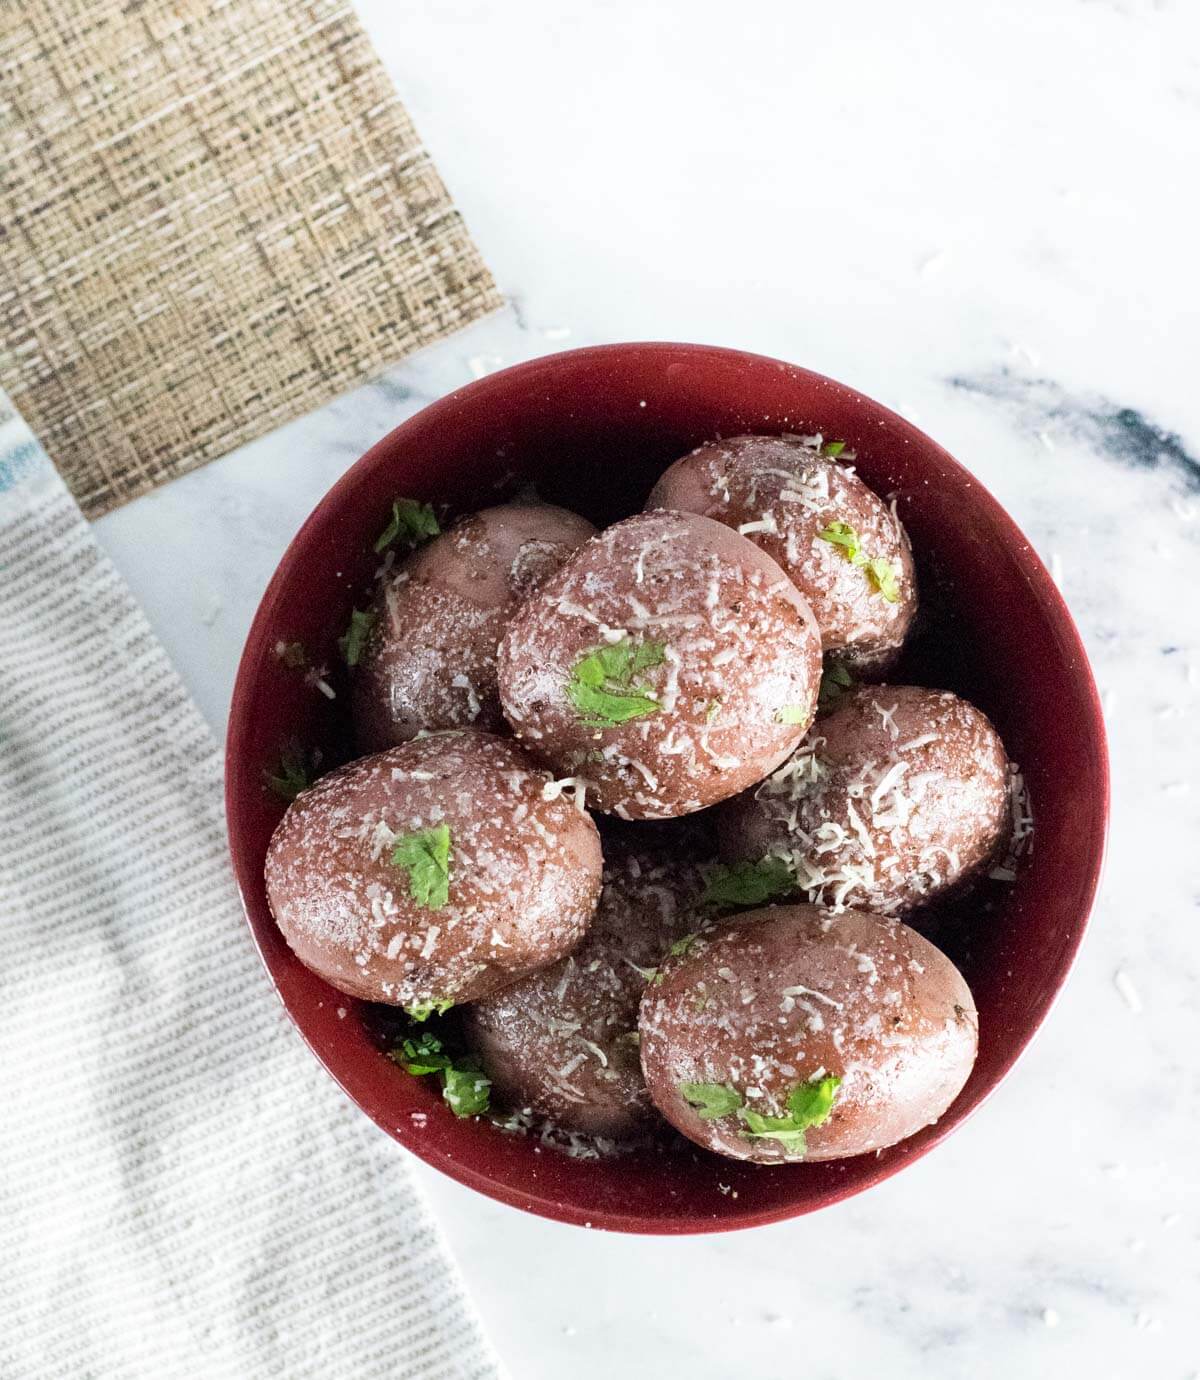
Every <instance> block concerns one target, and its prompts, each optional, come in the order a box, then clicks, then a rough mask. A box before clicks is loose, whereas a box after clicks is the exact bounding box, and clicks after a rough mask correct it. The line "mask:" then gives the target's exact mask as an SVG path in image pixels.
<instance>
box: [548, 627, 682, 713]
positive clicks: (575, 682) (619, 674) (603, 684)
mask: <svg viewBox="0 0 1200 1380" xmlns="http://www.w3.org/2000/svg"><path fill="white" fill-rule="evenodd" d="M666 652H667V649H666V644H665V643H663V642H654V641H650V640H648V639H647V640H644V641H639V642H635V641H633V639H632V638H629V637H624V638H622V639H621V641H620V642H615V643H612V644H608V645H605V646H603V647H593V648H591V649H590V650H589V651H586V652H584V654H583V655H582V656H581V657H580V658H579V660H578V661H577V662H576V663H575V665H574V666H573V667H572V668H571V678H570V680H568V682H567V697H568V699H570V701H571V703H572V704H573V705H574V706H575V708H576V710H577V711H578V712H579V715H580V718H581V719H582V720H583V722H584V723H585V724H587V725H589V726H590V727H592V728H615V727H616V726H617V725H618V724H624V723H628V722H629V721H630V720H631V719H641V718H644V717H645V716H646V715H647V714H657V713H658V710H659V708H660V705H659V703H658V701H657V700H656V699H655V698H654V697H653V693H652V687H651V686H649V685H645V684H641V683H639V682H637V681H635V680H634V677H635V676H637V675H638V674H639V673H640V672H642V671H645V670H648V669H649V668H650V667H652V666H660V665H661V664H662V663H663V661H665V660H666Z"/></svg>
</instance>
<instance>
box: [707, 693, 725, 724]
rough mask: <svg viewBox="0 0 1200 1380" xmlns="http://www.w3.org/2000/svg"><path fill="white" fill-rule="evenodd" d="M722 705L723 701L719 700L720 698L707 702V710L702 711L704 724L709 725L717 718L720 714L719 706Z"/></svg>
mask: <svg viewBox="0 0 1200 1380" xmlns="http://www.w3.org/2000/svg"><path fill="white" fill-rule="evenodd" d="M723 703H724V701H723V700H722V699H720V697H718V698H717V699H715V700H709V702H708V708H707V709H706V710H705V711H704V722H705V723H707V724H711V723H712V722H713V720H714V719H715V718H716V717H717V715H718V714H720V712H721V706H722V704H723Z"/></svg>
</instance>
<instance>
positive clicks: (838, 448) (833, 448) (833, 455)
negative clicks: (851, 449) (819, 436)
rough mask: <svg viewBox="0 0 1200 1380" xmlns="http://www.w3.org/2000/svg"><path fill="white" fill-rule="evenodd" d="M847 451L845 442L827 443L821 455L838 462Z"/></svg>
mask: <svg viewBox="0 0 1200 1380" xmlns="http://www.w3.org/2000/svg"><path fill="white" fill-rule="evenodd" d="M845 449H846V443H845V441H826V442H825V444H824V445H823V446H822V447H821V454H822V455H828V456H829V458H830V459H831V460H836V459H837V457H838V456H839V455H841V453H842V451H844V450H845Z"/></svg>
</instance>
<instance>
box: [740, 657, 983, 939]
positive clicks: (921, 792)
mask: <svg viewBox="0 0 1200 1380" xmlns="http://www.w3.org/2000/svg"><path fill="white" fill-rule="evenodd" d="M1008 826H1009V796H1008V757H1007V753H1006V752H1005V750H1004V744H1003V743H1002V742H1001V741H1000V736H999V734H997V732H996V730H995V729H994V728H993V727H992V725H991V723H990V722H989V721H988V719H987V717H986V716H985V715H984V714H983V713H982V712H981V711H980V710H978V709H976V708H975V706H974V705H971V704H968V703H967V702H966V701H965V700H962V699H959V698H958V696H957V695H952V694H950V693H949V691H945V690H922V689H919V688H917V687H916V686H911V685H880V686H863V687H860V688H859V689H856V690H853V691H850V692H848V693H847V694H845V695H844V696H842V698H841V699H840V700H839V701H838V703H837V704H836V705H835V706H834V707H833V708H832V709H831V710H830V711H828V712H827V713H823V714H822V715H821V716H820V717H819V718H818V719H817V721H816V723H815V724H814V725H813V729H812V732H811V733H810V734H809V736H808V738H807V739H806V741H805V742H804V744H803V745H802V746H801V747H800V749H799V750H798V751H797V752H796V753H795V754H794V755H793V756H792V757H791V758H790V759H789V760H788V761H787V762H786V763H785V764H784V765H783V766H782V767H781V768H780V769H779V770H778V771H777V772H775V773H774V774H773V775H772V776H771V777H769V778H768V779H767V780H766V781H763V782H762V783H761V784H760V785H759V786H757V787H756V788H755V789H754V790H752V791H747V792H746V793H745V794H744V795H741V796H739V797H738V798H737V799H736V800H732V801H730V802H728V804H726V805H724V806H723V807H722V808H721V811H720V813H719V816H718V819H717V830H718V837H719V840H720V850H721V855H722V857H724V858H727V859H729V860H732V861H752V862H757V861H759V860H761V859H764V858H766V859H778V860H780V861H781V862H782V863H784V864H786V867H787V868H788V869H790V871H791V873H792V875H793V877H794V878H795V886H794V888H793V894H798V895H800V896H803V897H804V898H805V899H807V900H809V901H815V902H818V903H820V904H824V905H832V906H836V907H843V906H863V907H867V908H869V909H871V910H875V911H879V912H882V913H884V914H903V913H904V912H906V911H908V910H911V909H913V908H914V907H916V906H918V905H921V904H923V903H924V902H926V901H929V900H931V899H932V898H933V897H934V896H937V895H940V894H942V893H944V892H946V891H947V890H948V889H949V888H951V887H954V886H958V885H960V884H963V883H965V882H966V881H967V880H969V879H970V878H971V877H973V876H975V875H977V874H978V873H979V872H981V871H982V870H983V869H984V868H985V867H986V866H987V865H988V863H989V862H990V861H991V860H992V859H993V858H994V857H995V855H996V852H997V850H998V848H999V847H1000V845H1001V844H1002V843H1003V841H1004V840H1005V838H1006V837H1007V833H1008ZM780 890H781V891H784V890H786V887H783V888H780Z"/></svg>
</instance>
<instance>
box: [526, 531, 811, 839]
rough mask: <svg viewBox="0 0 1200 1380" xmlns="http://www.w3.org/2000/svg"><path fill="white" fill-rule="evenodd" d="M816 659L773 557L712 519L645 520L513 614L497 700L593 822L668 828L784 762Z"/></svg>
mask: <svg viewBox="0 0 1200 1380" xmlns="http://www.w3.org/2000/svg"><path fill="white" fill-rule="evenodd" d="M820 658H821V650H820V638H819V636H818V633H817V629H816V625H815V623H814V622H813V618H812V614H811V613H810V611H809V608H808V605H807V604H806V603H805V601H804V600H803V598H801V596H800V595H799V594H798V593H797V591H796V588H795V586H794V585H793V584H792V583H791V581H790V580H789V579H788V578H787V577H786V576H785V575H784V574H783V572H782V571H781V570H780V569H779V567H778V566H777V565H776V564H775V562H774V561H772V560H771V559H770V557H769V556H767V555H766V554H765V553H764V552H762V551H761V550H759V548H758V547H756V546H754V545H753V543H751V542H749V541H747V540H746V539H745V538H744V537H741V536H739V535H738V534H737V533H736V532H733V531H731V530H730V529H729V528H727V527H724V526H722V525H721V524H720V523H717V522H711V521H709V520H708V519H707V518H702V517H696V516H694V515H692V514H687V513H670V512H655V513H643V514H640V515H639V516H637V517H632V518H628V519H626V520H625V521H624V522H618V523H616V524H615V525H614V526H612V527H610V528H608V529H607V530H606V531H605V532H602V533H601V534H600V535H599V536H598V537H595V538H593V539H592V540H591V541H590V542H588V543H587V544H586V545H584V546H582V547H581V548H580V549H579V550H578V551H577V552H576V553H575V554H574V555H573V556H572V557H571V558H570V559H569V560H568V561H567V562H566V563H565V564H564V565H563V566H562V568H561V569H560V570H558V571H557V572H556V573H555V574H554V575H552V576H550V578H549V579H547V580H546V581H545V582H544V584H543V585H542V586H541V588H540V589H539V590H538V591H537V593H536V594H534V595H533V596H532V597H531V598H530V599H528V600H527V601H526V602H525V604H523V605H522V607H521V608H520V609H519V610H518V612H517V614H516V615H515V616H514V618H513V621H512V623H511V624H510V625H509V628H508V631H507V632H506V633H505V635H504V638H503V639H502V641H501V643H500V652H499V673H500V674H499V678H500V697H501V701H502V703H503V705H504V712H505V715H506V717H507V718H508V721H509V723H510V724H511V725H512V727H513V731H514V732H515V733H516V735H517V737H518V738H520V739H521V740H522V742H524V743H525V744H526V745H527V746H528V747H529V749H530V751H532V752H533V753H534V754H535V755H536V756H538V757H539V758H540V759H541V760H542V761H544V762H546V763H547V764H549V765H550V766H551V767H552V768H553V769H554V771H555V772H556V773H557V774H558V775H559V776H562V777H571V778H574V779H577V780H579V781H580V782H581V783H583V784H584V785H585V786H586V789H587V799H588V803H589V804H591V805H592V806H593V807H594V808H596V809H599V810H602V811H606V812H611V813H614V814H616V815H619V816H621V817H623V818H627V819H664V818H670V817H673V816H676V815H682V814H688V813H690V812H692V811H694V810H699V809H702V808H703V807H704V806H706V805H711V804H713V803H715V802H716V801H718V800H723V799H725V798H726V797H728V796H730V795H733V794H735V793H736V792H737V791H740V790H743V789H744V788H745V787H746V786H748V785H750V784H752V783H753V782H755V781H759V780H761V779H762V777H763V776H764V775H765V774H766V773H767V772H769V771H771V770H772V769H773V768H774V767H776V766H777V765H778V764H779V763H780V762H781V761H783V760H784V758H785V757H787V755H788V754H789V753H790V752H791V751H792V750H793V749H794V748H795V747H796V746H797V745H798V744H799V742H800V740H801V739H802V737H803V736H804V732H805V730H806V728H807V727H808V725H809V723H810V721H811V719H812V713H813V707H814V705H815V702H816V692H817V688H818V684H819V679H820Z"/></svg>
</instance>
